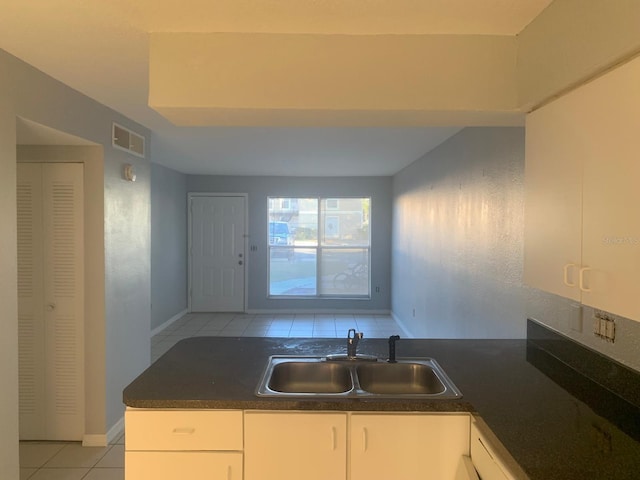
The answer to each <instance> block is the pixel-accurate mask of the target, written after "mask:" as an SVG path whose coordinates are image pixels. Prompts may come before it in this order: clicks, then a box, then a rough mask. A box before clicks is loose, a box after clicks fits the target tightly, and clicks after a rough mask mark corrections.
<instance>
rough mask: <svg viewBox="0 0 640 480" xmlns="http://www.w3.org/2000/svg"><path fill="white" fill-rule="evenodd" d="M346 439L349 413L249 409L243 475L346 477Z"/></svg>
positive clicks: (251, 479) (255, 479) (291, 479)
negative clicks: (279, 411)
mask: <svg viewBox="0 0 640 480" xmlns="http://www.w3.org/2000/svg"><path fill="white" fill-rule="evenodd" d="M346 438H347V414H346V413H291V412H286V413H275V412H273V413H272V412H246V413H245V438H244V441H245V444H244V445H245V449H244V453H245V464H244V471H245V477H244V478H245V480H300V479H302V478H303V479H305V480H340V479H345V478H346V464H347V447H346ZM371 478H379V477H369V480H370V479H371Z"/></svg>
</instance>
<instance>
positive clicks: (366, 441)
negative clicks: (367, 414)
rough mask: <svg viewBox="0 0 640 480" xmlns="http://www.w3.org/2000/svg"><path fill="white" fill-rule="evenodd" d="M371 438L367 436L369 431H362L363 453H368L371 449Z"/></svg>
mask: <svg viewBox="0 0 640 480" xmlns="http://www.w3.org/2000/svg"><path fill="white" fill-rule="evenodd" d="M368 437H369V436H368V435H367V429H366V428H363V429H362V451H363V452H366V451H367V449H368V448H369V438H368Z"/></svg>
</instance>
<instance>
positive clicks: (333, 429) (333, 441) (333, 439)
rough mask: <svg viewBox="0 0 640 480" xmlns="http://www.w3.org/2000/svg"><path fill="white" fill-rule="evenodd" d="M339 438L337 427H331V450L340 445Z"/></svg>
mask: <svg viewBox="0 0 640 480" xmlns="http://www.w3.org/2000/svg"><path fill="white" fill-rule="evenodd" d="M337 439H338V438H337V434H336V427H331V450H335V449H336V448H337V447H338V444H337Z"/></svg>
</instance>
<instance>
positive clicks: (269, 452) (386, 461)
mask: <svg viewBox="0 0 640 480" xmlns="http://www.w3.org/2000/svg"><path fill="white" fill-rule="evenodd" d="M469 425H470V416H469V415H468V414H460V415H458V414H419V413H411V414H403V413H393V414H388V413H386V414H372V413H367V414H360V413H351V414H348V413H339V412H338V413H322V412H317V413H302V412H294V413H292V412H246V413H245V450H244V453H245V480H289V479H291V480H298V479H300V478H304V479H305V480H316V479H317V480H340V479H346V478H348V479H350V480H371V479H373V478H393V479H394V480H414V479H425V480H428V479H434V480H436V479H437V480H445V479H451V480H453V479H454V478H455V472H456V469H457V466H458V462H459V459H460V457H461V456H462V455H469Z"/></svg>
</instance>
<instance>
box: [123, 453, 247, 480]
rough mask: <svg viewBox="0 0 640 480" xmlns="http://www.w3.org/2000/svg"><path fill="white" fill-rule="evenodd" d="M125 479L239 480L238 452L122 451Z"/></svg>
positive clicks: (240, 475) (240, 462)
mask: <svg viewBox="0 0 640 480" xmlns="http://www.w3.org/2000/svg"><path fill="white" fill-rule="evenodd" d="M124 459H125V472H126V473H125V480H148V479H153V480H184V479H189V480H242V453H240V452H125V457H124Z"/></svg>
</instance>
